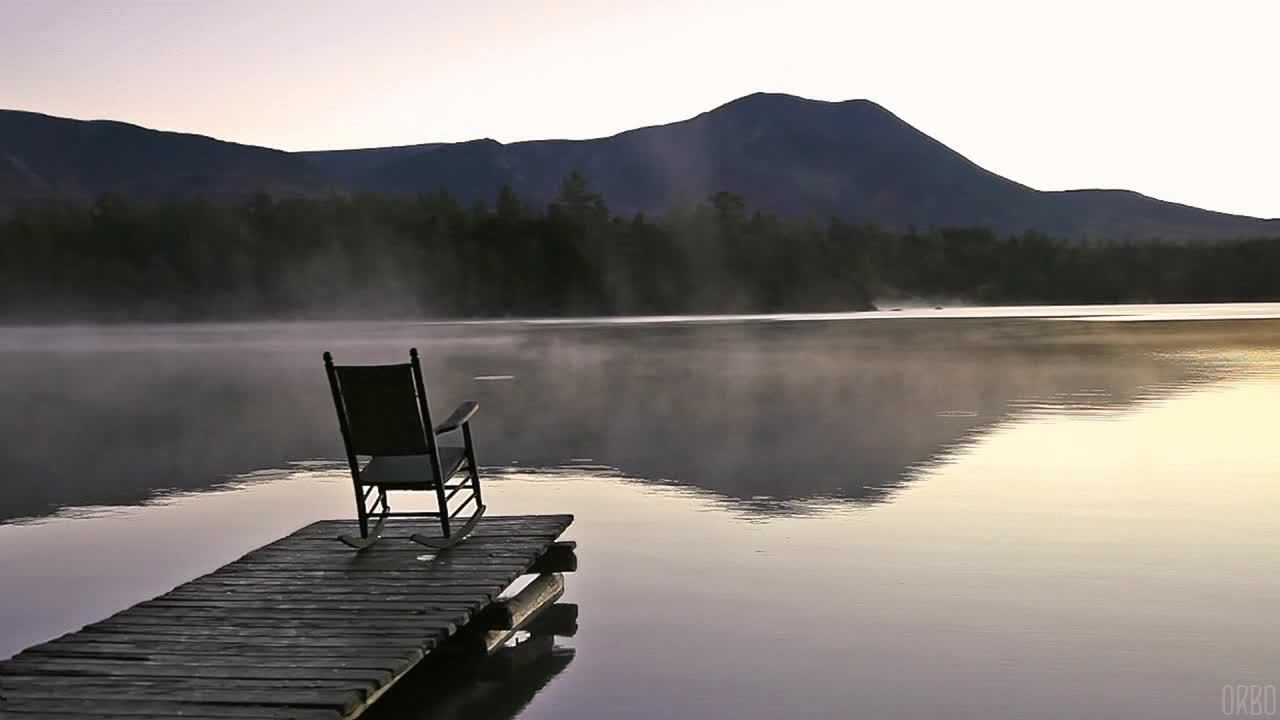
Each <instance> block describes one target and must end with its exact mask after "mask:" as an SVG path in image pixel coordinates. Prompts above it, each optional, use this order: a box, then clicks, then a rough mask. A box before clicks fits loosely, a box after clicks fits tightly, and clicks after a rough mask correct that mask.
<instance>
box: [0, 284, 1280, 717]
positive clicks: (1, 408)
mask: <svg viewBox="0 0 1280 720" xmlns="http://www.w3.org/2000/svg"><path fill="white" fill-rule="evenodd" d="M1278 309H1280V308H1277V307H1275V306H1220V307H1216V308H1215V307H1210V306H1163V307H1162V306H1146V307H1128V308H1125V307H1117V308H1090V309H1087V310H1077V311H1070V310H1067V311H1064V310H1061V309H1058V310H1045V309H1039V310H1037V309H1002V310H995V311H991V310H987V311H983V310H979V309H958V310H955V311H949V312H948V311H943V312H941V313H939V312H936V311H932V310H929V309H916V310H904V311H902V312H900V313H894V312H891V311H887V310H886V311H885V312H881V313H875V314H858V315H856V316H854V315H838V314H836V315H824V316H769V317H765V318H754V319H746V318H737V319H725V318H715V317H706V318H698V319H694V320H693V321H688V320H680V321H676V320H673V319H665V320H664V319H639V320H623V321H563V320H562V321H554V322H496V323H443V324H422V323H314V324H313V323H270V324H242V325H237V324H224V325H216V324H207V325H167V326H166V325H133V326H100V327H25V328H3V329H0V374H2V375H3V377H5V378H6V383H5V385H4V388H3V390H0V396H2V400H3V402H0V433H3V437H4V438H5V440H4V444H3V449H2V455H3V457H0V462H2V463H3V466H4V467H5V468H7V471H6V475H7V477H6V480H5V482H4V483H3V484H2V485H0V572H2V573H3V574H4V576H5V577H7V578H22V582H21V583H17V584H15V583H8V582H7V583H6V588H5V590H3V591H0V600H2V601H3V602H0V640H3V642H0V656H5V655H8V654H11V653H13V652H16V651H18V650H20V649H21V648H22V647H24V646H26V645H28V644H31V643H34V642H39V641H41V640H44V639H48V638H49V637H52V636H55V635H57V634H60V633H62V632H66V631H69V630H73V629H75V628H77V627H79V626H80V625H82V624H84V623H87V622H91V621H93V620H96V619H100V618H101V617H104V616H105V615H108V614H110V613H111V612H114V611H115V610H118V609H121V608H123V607H124V606H125V605H127V604H130V603H132V602H137V601H140V600H143V599H146V598H148V597H151V596H153V595H155V594H157V593H159V592H163V591H164V590H167V589H168V588H170V587H172V586H173V585H175V584H177V583H180V582H182V581H184V580H187V579H190V578H192V577H194V576H196V575H198V574H201V573H203V572H207V571H209V570H211V569H213V568H214V567H216V566H218V565H219V564H221V563H224V562H227V561H229V560H231V559H234V558H235V557H237V556H238V555H239V554H241V553H243V552H245V551H247V550H249V549H251V548H253V547H256V546H257V545H260V544H262V543H265V542H268V541H270V540H272V539H275V538H276V537H279V536H280V535H283V534H284V533H286V532H289V531H290V530H292V529H295V528H297V527H299V526H301V525H303V524H305V523H308V522H311V521H313V520H317V519H322V518H327V517H344V516H347V515H349V514H350V513H351V512H352V508H351V507H350V503H351V498H350V483H349V478H347V476H346V475H345V474H344V470H343V466H342V464H341V462H339V460H338V459H339V458H340V457H341V454H342V448H341V440H340V438H339V436H338V432H337V428H336V421H335V419H334V416H333V408H332V403H331V400H330V398H329V395H328V389H327V387H326V385H325V379H324V373H323V370H322V367H321V364H320V353H321V352H322V351H324V350H331V351H332V352H333V353H334V355H335V357H336V358H337V360H338V361H339V362H340V363H360V362H398V361H401V360H403V359H404V358H405V357H407V349H408V347H409V346H411V345H415V346H417V347H418V348H419V350H420V352H421V353H422V356H423V360H424V366H425V368H424V369H425V374H426V378H427V382H428V392H429V394H430V399H431V403H432V408H433V411H434V413H435V414H436V416H437V418H436V419H437V421H438V420H439V419H442V418H443V417H444V416H445V415H446V414H448V412H449V411H451V410H452V409H453V407H454V405H455V404H456V403H457V402H459V401H462V400H466V399H474V400H478V401H479V402H480V404H481V411H480V414H479V415H478V416H477V418H476V421H475V433H476V440H477V447H478V453H479V460H480V462H481V464H482V465H485V466H487V468H488V471H487V473H486V481H487V483H488V484H487V486H486V493H487V497H488V498H489V501H490V505H491V508H492V510H491V511H492V512H495V513H500V514H506V513H512V514H514V513H526V512H574V513H576V514H577V516H578V521H577V522H576V523H575V525H574V527H573V528H572V529H571V530H570V533H569V536H570V537H572V538H574V539H577V540H578V541H579V543H580V546H579V550H580V553H579V554H580V556H581V558H582V569H581V571H580V572H578V573H575V574H574V575H573V576H570V577H569V578H568V584H569V588H570V591H569V596H568V598H567V599H569V600H572V601H574V602H578V603H579V604H580V605H581V606H582V613H583V617H582V621H581V625H582V631H581V632H580V633H579V635H578V636H577V637H575V638H574V639H572V640H562V641H560V642H561V644H562V645H564V646H567V647H572V648H573V649H574V650H576V656H574V659H573V661H572V662H568V661H567V660H566V656H565V655H564V654H563V653H561V654H559V655H556V656H555V657H556V658H557V659H556V660H555V661H554V662H552V661H550V660H548V663H550V664H549V665H548V664H547V663H543V665H542V666H540V667H541V670H540V671H539V672H542V673H543V675H545V676H543V675H540V676H539V677H538V678H536V680H537V682H533V680H531V681H530V682H531V683H532V686H535V687H534V689H532V690H531V691H530V693H529V694H530V697H529V698H528V703H527V705H524V706H522V707H514V706H513V708H511V709H508V710H504V711H503V713H506V714H507V715H509V716H515V715H517V714H519V716H520V717H526V718H541V717H548V718H549V717H559V718H563V717H598V716H600V715H603V714H611V715H622V716H626V717H631V716H634V717H652V716H654V715H655V714H657V715H662V716H669V717H704V716H728V715H733V716H738V717H761V718H763V717H777V716H779V715H782V714H787V715H800V716H806V717H833V716H840V717H844V716H849V715H859V714H862V713H867V714H868V716H872V717H907V716H909V717H931V716H937V717H975V718H976V717H1031V716H1035V717H1063V718H1066V717H1081V716H1105V717H1111V716H1115V717H1120V716H1129V717H1135V716H1136V717H1152V718H1155V717H1162V718H1163V717H1187V718H1192V717H1196V718H1200V717H1212V716H1215V713H1217V712H1218V710H1217V708H1218V705H1217V703H1218V699H1219V693H1220V690H1221V686H1222V685H1223V684H1226V683H1233V682H1264V683H1265V682H1272V683H1274V682H1277V681H1280V678H1277V677H1276V676H1275V672H1276V668H1280V654H1278V652H1277V651H1276V650H1275V649H1274V648H1273V647H1272V644H1268V643H1264V642H1262V641H1261V640H1260V638H1261V637H1262V635H1264V634H1265V633H1264V632H1263V631H1264V629H1265V628H1267V627H1269V623H1270V620H1269V614H1270V612H1271V610H1270V608H1274V606H1275V602H1277V601H1280V581H1277V580H1276V579H1275V577H1274V573H1273V572H1272V570H1271V569H1272V568H1274V567H1275V566H1276V565H1275V562H1276V561H1277V560H1280V550H1278V549H1277V548H1278V547H1280V543H1276V542H1275V538H1276V536H1277V535H1276V533H1277V531H1280V526H1278V525H1277V521H1276V520H1274V519H1273V518H1272V517H1271V516H1272V514H1273V513H1271V512H1269V511H1268V510H1267V508H1274V507H1275V502H1276V501H1277V500H1280V498H1278V497H1277V495H1276V485H1275V483H1274V478H1275V477H1276V476H1277V472H1278V471H1280V453H1278V452H1277V451H1276V450H1274V449H1272V446H1273V445H1274V443H1273V442H1272V441H1271V440H1270V439H1268V436H1267V435H1266V433H1265V428H1266V427H1268V422H1269V421H1268V419H1267V418H1269V417H1270V415H1269V413H1271V412H1272V409H1273V408H1274V407H1276V404H1275V402H1276V401H1280V333H1278V332H1277V331H1280V320H1276V319H1270V318H1273V317H1275V316H1276V315H1277V314H1278V313H1277V312H1276V311H1277V310H1278ZM1062 314H1069V315H1087V316H1088V317H1087V318H1086V317H1076V318H1073V319H1065V318H1062V317H1041V316H1046V315H1049V316H1052V315H1062ZM1116 316H1122V317H1123V318H1132V317H1142V318H1144V319H1148V320H1164V321H1163V322H1115V321H1114V320H1116V319H1117V318H1116ZM1231 317H1247V318H1251V319H1247V320H1224V319H1220V318H1231ZM1086 319H1087V320H1089V321H1084V320H1086ZM1099 320H1104V321H1099ZM766 578H767V579H768V581H767V582H764V579H766ZM802 618H803V620H802ZM552 666H554V672H551V671H550V670H548V668H550V667H552ZM1268 673H1270V675H1269V674H1268ZM407 702H408V706H409V707H416V705H415V700H414V698H412V697H410V698H409V700H408V701H407ZM421 705H422V707H423V710H422V711H421V717H439V716H448V715H447V714H443V715H432V711H431V709H430V708H431V707H433V706H432V705H431V704H430V703H428V702H427V698H423V700H422V703H421ZM516 705H519V704H518V703H517V704H516ZM463 706H466V705H465V703H464V704H463ZM399 707H401V708H403V707H405V706H404V705H400V706H399ZM451 707H453V708H454V710H456V709H457V707H459V705H458V704H457V703H454V704H453V705H452V706H451ZM441 712H443V711H441Z"/></svg>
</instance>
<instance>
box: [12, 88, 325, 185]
mask: <svg viewBox="0 0 1280 720" xmlns="http://www.w3.org/2000/svg"><path fill="white" fill-rule="evenodd" d="M330 185H331V181H330V180H329V177H328V176H327V175H326V174H325V173H324V172H323V171H321V170H319V169H318V168H317V167H316V166H315V165H314V164H313V163H311V162H309V161H307V160H306V159H305V158H301V157H298V156H297V155H293V154H291V153H287V152H283V151H281V150H272V149H270V148H262V147H253V146H250V145H239V144H236V143H229V142H223V141H221V140H215V139H213V138H209V137H204V136H202V135H187V134H183V133H172V132H160V131H156V130H148V129H146V128H141V127H138V126H136V125H129V124H127V123H120V122H112V121H107V120H93V121H84V120H68V119H66V118H58V117H51V116H49V115H41V114H38V113H30V112H20V111H16V110H0V203H4V202H6V201H8V202H12V201H14V200H17V199H21V198H29V197H47V196H64V197H73V198H92V197H96V196H97V195H100V194H102V193H104V192H117V193H121V194H124V195H127V196H130V197H135V198H141V199H157V198H163V197H174V196H195V195H200V196H205V197H212V198H215V199H217V198H227V197H234V196H240V195H243V194H245V193H247V192H252V191H254V190H259V189H263V190H269V191H271V192H276V193H314V192H319V191H322V190H325V189H326V188H328V187H330Z"/></svg>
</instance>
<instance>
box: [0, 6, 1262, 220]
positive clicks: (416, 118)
mask: <svg viewBox="0 0 1280 720" xmlns="http://www.w3.org/2000/svg"><path fill="white" fill-rule="evenodd" d="M1277 28H1280V0H1214V1H1213V2H1206V1H1204V0H1201V1H1199V2H1182V1H1181V0H1163V2H1145V1H1139V0H1105V1H1104V0H1069V1H1066V2H1056V1H1054V2H1050V1H1038V0H876V1H875V2H861V1H859V0H846V1H845V2H820V1H819V0H786V1H785V2H753V1H752V0H735V1H720V0H708V1H705V2H677V1H675V0H644V2H627V1H622V2H619V1H618V0H607V1H602V2H587V1H586V0H539V1H537V2H514V1H510V0H468V1H467V2H448V3H446V2H433V1H431V0H417V1H411V0H364V1H363V2H358V3H356V2H348V1H346V0H343V1H338V0H312V1H310V2H298V1H295V0H217V1H216V2H208V1H205V0H200V1H198V2H184V1H181V0H169V1H166V2H160V1H154V2H144V1H141V0H139V1H135V2H123V1H119V2H109V1H106V0H0V107H3V108H8V109H20V110H33V111H38V112H43V113H48V114H51V115H61V116H67V117H75V118H84V119H98V118H107V119H113V120H123V121H126V122H132V123H136V124H139V125H143V126H146V127H152V128H157V129H164V130H179V131H184V132H196V133H200V134H204V135H211V136H213V137H217V138H221V139H225V140H233V141H236V142H243V143H249V144H255V145H266V146H269V147H276V148H281V149H286V150H304V149H334V148H348V147H371V146H382V145H403V144H414V143H423V142H438V141H457V140H468V139H475V138H480V137H490V138H494V139H497V140H500V141H503V142H510V141H516V140H528V139H544V138H588V137H600V136H605V135H611V134H614V133H617V132H621V131H623V130H627V129H631V128H634V127H640V126H644V125H653V124H659V123H666V122H673V121H677V120H682V119H685V118H688V117H692V116H694V115H697V114H698V113H700V112H704V111H706V110H710V109H712V108H714V107H716V106H718V105H721V104H723V103H725V102H727V101H729V100H732V99H734V98H736V97H740V96H742V95H746V94H749V93H752V92H756V91H768V92H785V93H791V94H794V95H800V96H803V97H808V98H813V99H820V100H848V99H854V98H866V99H870V100H874V101H876V102H877V103H879V104H881V105H883V106H884V107H886V108H888V109H889V110H891V111H892V112H894V113H895V114H897V115H898V116H899V117H901V118H903V119H904V120H906V121H907V122H909V123H911V124H912V125H914V126H916V127H917V128H919V129H920V130H922V131H924V132H926V133H928V134H929V135H931V136H933V137H934V138H936V139H938V140H940V141H941V142H943V143H945V144H946V145H948V146H950V147H951V148H953V149H955V150H957V151H958V152H960V153H961V154H963V155H965V156H967V157H968V158H969V159H971V160H973V161H974V162H976V163H978V164H979V165H982V166H983V167H985V168H987V169H989V170H992V171H994V172H997V173H999V174H1001V175H1004V176H1006V177H1009V178H1012V179H1014V180H1017V181H1019V182H1022V183H1025V184H1027V185H1030V186H1032V187H1034V188H1038V189H1041V190H1060V189H1069V188H1085V187H1102V188H1126V189H1131V190H1137V191H1139V192H1142V193H1145V194H1148V195H1152V196H1154V197H1158V198H1161V199H1165V200H1172V201H1176V202H1183V203H1187V204H1191V205H1196V206H1199V207H1206V208H1210V209H1214V210H1222V211H1227V212H1236V213H1242V214H1249V215H1257V216H1263V217H1280V192H1277V187H1280V183H1278V182H1277V180H1278V179H1280V178H1278V173H1280V131H1277V129H1276V128H1278V127H1280V42H1277V41H1276V37H1277V36H1276V32H1277Z"/></svg>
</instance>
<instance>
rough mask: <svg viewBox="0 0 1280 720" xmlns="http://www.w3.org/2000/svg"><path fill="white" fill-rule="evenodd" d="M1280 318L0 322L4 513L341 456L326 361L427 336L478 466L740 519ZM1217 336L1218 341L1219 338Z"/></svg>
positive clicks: (893, 468)
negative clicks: (658, 486) (471, 405)
mask: <svg viewBox="0 0 1280 720" xmlns="http://www.w3.org/2000/svg"><path fill="white" fill-rule="evenodd" d="M1277 329H1280V322H1277V321H1273V320H1255V321H1250V322H1245V323H1240V322H1237V323H1230V322H1195V323H1186V322H1183V323H1124V324H1116V323H1081V322H1062V321H1049V320H1037V319H1016V318H1015V319H1000V320H991V319H948V320H935V319H905V320H875V321H850V320H840V321H827V322H804V323H798V322H771V323H747V324H741V323H739V324H732V323H705V324H667V325H664V324H651V325H643V324H601V325H590V324H576V325H573V324H564V325H562V324H550V325H530V324H496V325H486V324H465V325H417V324H376V323H375V324H280V325H262V324H259V325H204V326H145V327H131V326H126V327H113V328H78V329H58V328H8V329H3V330H0V375H2V376H3V377H4V378H5V384H4V386H3V389H0V396H2V397H0V400H2V402H0V437H4V445H3V448H2V452H3V455H2V456H0V464H2V465H3V467H5V469H6V474H7V476H8V477H7V482H6V483H5V484H4V485H3V486H2V487H0V521H4V520H11V519H14V518H21V517H30V516H41V515H45V514H47V513H50V512H52V511H55V510H56V509H58V508H60V507H67V506H79V505H105V504H133V503H137V502H140V501H143V500H145V499H147V498H149V497H152V496H155V495H156V494H158V493H165V492H171V491H182V490H199V489H206V488H210V487H213V486H216V485H217V484H218V483H219V482H222V481H225V480H226V479H227V478H231V477H236V476H240V475H243V474H244V473H246V472H248V471H252V470H254V469H260V468H277V467H281V466H283V465H285V464H287V463H289V462H292V461H297V460H299V459H304V458H336V457H339V456H340V455H341V448H340V443H339V441H338V436H337V432H336V430H335V428H334V420H333V418H332V414H333V411H332V408H331V407H330V406H329V402H330V401H329V399H328V395H327V391H326V389H325V386H324V376H323V373H322V372H321V370H320V365H319V360H318V358H319V354H320V351H321V350H322V349H332V350H334V352H335V354H337V356H338V357H339V358H340V359H341V360H342V361H343V362H364V361H370V362H376V361H386V360H394V359H398V358H400V357H401V356H403V355H404V353H405V349H406V348H407V346H409V345H410V344H416V345H417V346H418V347H420V348H421V349H422V351H423V355H424V361H425V364H426V366H427V367H426V371H427V375H428V378H429V379H430V382H431V388H430V389H431V390H432V392H433V395H432V400H433V404H434V406H435V407H436V408H438V409H439V410H440V411H442V412H444V411H447V410H448V409H449V408H451V407H452V406H453V404H454V403H455V402H456V401H459V400H462V399H477V400H479V401H480V402H481V405H482V411H481V415H480V416H479V417H478V418H477V436H478V441H479V443H480V445H479V448H480V460H481V462H482V463H483V464H486V465H491V466H520V467H555V466H562V465H565V464H569V463H571V462H573V459H575V458H577V459H581V458H589V459H590V461H591V462H594V463H599V464H602V465H606V466H609V467H615V468H619V469H620V470H621V471H623V472H624V473H626V474H627V475H629V476H634V477H640V478H646V479H650V480H654V481H670V482H677V483H682V484H687V485H690V486H694V487H698V488H701V489H705V490H708V491H711V492H713V493H716V494H718V495H720V496H722V497H724V498H726V499H727V500H728V501H730V502H734V503H737V504H739V507H740V509H741V510H742V511H743V512H749V513H765V514H777V513H788V512H794V511H796V510H797V509H798V508H801V507H802V506H803V505H804V504H805V503H807V502H809V501H812V500H814V499H836V500H857V501H863V502H870V501H876V500H882V499H884V498H886V497H887V496H888V495H889V494H890V493H891V492H892V491H893V489H894V488H895V487H897V486H898V485H900V483H901V482H902V479H903V477H904V471H905V470H906V469H907V468H911V467H914V466H916V465H919V464H920V463H923V462H927V461H928V460H929V459H930V458H931V457H934V456H935V455H936V454H938V453H939V452H942V451H944V450H945V449H946V448H948V447H951V446H953V445H955V444H956V443H960V442H963V441H964V439H965V438H966V437H969V436H970V434H971V433H973V432H974V431H976V430H979V429H982V428H988V427H991V426H992V424H993V423H996V422H998V421H1000V420H1001V419H1003V418H1008V417H1009V416H1010V414H1011V413H1014V414H1016V413H1020V412H1037V411H1041V410H1049V411H1056V410H1080V411H1088V412H1102V413H1107V412H1113V411H1116V410H1120V409H1123V408H1125V407H1127V406H1130V405H1131V404H1132V403H1134V402H1135V401H1140V400H1143V399H1150V398H1152V397H1158V396H1161V395H1167V394H1169V393H1174V392H1178V391H1180V390H1181V389H1185V388H1187V387H1191V386H1194V385H1196V384H1199V383H1204V382H1207V381H1211V380H1214V379H1220V378H1223V377H1230V376H1232V375H1233V374H1240V373H1244V372H1247V371H1248V368H1249V367H1251V364H1250V359H1249V358H1250V356H1249V353H1250V352H1255V353H1256V352H1263V353H1265V352H1270V351H1271V350H1268V349H1267V348H1262V349H1261V350H1259V349H1256V348H1254V349H1252V350H1251V349H1250V348H1251V347H1252V346H1253V345H1256V343H1257V338H1259V337H1264V338H1265V337H1276V332H1275V331H1276V330H1277ZM1205 348H1211V349H1212V350H1213V352H1211V353H1206V352H1205V350H1204V349H1205Z"/></svg>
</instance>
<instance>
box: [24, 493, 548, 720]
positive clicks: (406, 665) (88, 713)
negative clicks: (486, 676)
mask: <svg viewBox="0 0 1280 720" xmlns="http://www.w3.org/2000/svg"><path fill="white" fill-rule="evenodd" d="M572 521H573V517H572V516H570V515H541V516H516V517H499V516H494V517H486V518H484V519H482V520H481V521H480V524H479V525H478V526H477V527H476V530H475V532H474V533H473V534H472V535H471V536H469V537H468V538H467V539H466V540H465V541H464V542H463V543H461V544H459V545H457V546H455V547H453V548H450V549H448V550H443V551H433V550H430V549H428V548H424V547H422V546H420V545H417V544H415V543H412V542H409V540H408V537H409V535H411V534H413V533H414V532H418V531H419V530H420V529H421V524H420V523H404V522H402V523H394V522H393V523H388V525H387V527H386V528H385V530H384V533H383V539H382V540H381V541H380V542H379V543H378V544H376V545H374V546H373V547H372V548H370V549H369V550H367V551H364V552H360V553H357V552H354V551H352V550H350V549H349V548H346V547H345V546H343V545H341V544H340V543H338V542H336V540H335V538H336V537H337V536H338V535H340V534H343V533H350V532H353V531H354V528H355V523H354V522H353V521H348V520H329V521H322V522H318V523H313V524H311V525H308V526H307V527H304V528H302V529H300V530H298V531H297V532H294V533H292V534H291V535H289V536H287V537H285V538H282V539H280V540H278V541H276V542H273V543H271V544H269V545H266V546H264V547H262V548H259V549H257V550H253V551H251V552H249V553H246V554H245V555H244V556H243V557H241V558H240V559H238V560H236V561H234V562H231V563H229V564H227V565H226V566H224V567H222V568H219V569H218V570H215V571H214V572H212V573H210V574H208V575H205V576H203V577H200V578H196V579H195V580H192V581H191V582H188V583H185V584H183V585H181V586H179V587H177V588H174V589H173V590H171V591H170V592H168V593H165V594H164V595H161V596H159V597H157V598H154V599H151V600H147V601H145V602H141V603H138V604H137V605H135V606H133V607H131V608H128V609H126V610H123V611H121V612H119V613H116V614H115V615H112V616H110V617H108V618H105V619H103V620H100V621H98V622H95V623H91V624H89V625H87V626H85V627H84V628H82V629H81V630H79V631H76V632H73V633H69V634H67V635H63V636H62V637H59V638H55V639H53V640H51V641H49V642H47V643H42V644H40V645H36V646H34V647H31V648H28V649H26V650H24V651H22V652H21V653H18V654H17V655H16V656H14V657H13V658H10V659H9V660H6V661H3V662H0V720H8V718H16V717H30V718H35V719H36V720H58V718H64V717H76V718H90V719H92V718H155V717H184V718H210V719H214V718H229V717H242V718H249V719H251V720H256V719H259V718H261V719H263V720H268V719H275V718H296V719H298V720H321V719H323V720H337V719H340V718H351V717H355V716H356V715H359V714H360V713H361V712H362V711H363V710H364V709H365V707H366V706H367V704H368V702H369V701H370V700H371V699H372V698H376V697H377V696H379V695H381V693H382V692H384V691H385V690H386V689H387V687H389V686H390V685H391V684H392V683H394V682H395V681H396V680H397V679H399V678H400V677H401V676H403V675H404V674H405V673H406V672H407V671H408V670H410V669H411V668H412V667H413V666H415V665H416V664H417V663H418V662H419V661H421V660H422V659H423V657H425V656H426V654H428V653H430V652H432V651H433V650H435V649H437V648H438V647H440V645H441V643H443V642H445V641H446V640H447V639H448V638H449V637H450V636H451V635H453V634H454V633H455V632H456V631H457V630H458V629H459V628H461V627H463V626H465V625H466V624H467V623H468V622H469V621H470V620H471V619H472V618H473V617H475V616H476V615H477V614H478V613H480V611H482V610H483V609H484V608H486V607H488V606H489V605H490V603H491V602H493V601H494V599H495V598H497V597H498V596H499V595H500V594H501V593H502V591H503V590H504V589H505V588H506V587H507V586H508V585H510V584H511V583H512V582H513V581H514V580H516V579H517V578H518V577H520V576H521V575H522V574H525V573H526V572H528V571H529V569H530V568H531V567H533V566H534V564H535V563H536V562H537V561H538V560H539V558H541V557H542V556H543V554H544V553H545V552H547V549H548V547H549V546H550V545H551V543H552V542H554V541H555V540H556V538H558V537H559V536H560V534H561V533H563V532H564V530H565V529H566V528H567V527H568V526H569V524H570V523H572Z"/></svg>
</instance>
